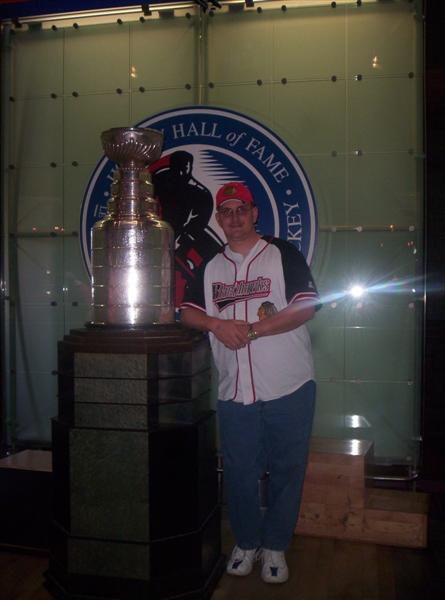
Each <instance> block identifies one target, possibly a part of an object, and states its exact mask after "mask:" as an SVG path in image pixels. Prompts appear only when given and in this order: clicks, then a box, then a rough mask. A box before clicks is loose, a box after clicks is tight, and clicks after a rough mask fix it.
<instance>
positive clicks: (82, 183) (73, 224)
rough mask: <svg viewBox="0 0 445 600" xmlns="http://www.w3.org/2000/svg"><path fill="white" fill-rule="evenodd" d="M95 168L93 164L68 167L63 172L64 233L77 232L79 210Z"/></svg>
mask: <svg viewBox="0 0 445 600" xmlns="http://www.w3.org/2000/svg"><path fill="white" fill-rule="evenodd" d="M98 158H99V157H98ZM95 166H96V165H95V164H94V163H92V164H88V165H78V166H73V165H68V166H66V167H65V168H64V170H63V226H64V228H65V231H66V232H73V231H76V232H79V227H80V225H79V221H80V208H81V206H82V200H83V197H84V194H85V191H86V188H87V185H88V182H89V180H90V177H91V174H92V172H93V170H94V167H95Z"/></svg>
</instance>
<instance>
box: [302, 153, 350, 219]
mask: <svg viewBox="0 0 445 600" xmlns="http://www.w3.org/2000/svg"><path fill="white" fill-rule="evenodd" d="M301 164H302V166H303V169H304V170H305V172H306V174H307V176H308V178H309V181H310V182H311V187H312V190H313V192H314V196H315V203H316V206H317V213H318V224H319V226H320V227H327V226H330V227H332V226H335V225H344V224H345V223H346V202H347V199H346V189H347V179H346V175H347V173H346V157H345V156H303V157H302V158H301Z"/></svg>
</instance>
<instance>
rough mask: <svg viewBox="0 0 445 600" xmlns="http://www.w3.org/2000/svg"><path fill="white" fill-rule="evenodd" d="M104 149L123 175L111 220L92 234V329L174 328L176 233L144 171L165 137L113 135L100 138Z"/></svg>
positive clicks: (115, 188)
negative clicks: (162, 214)
mask: <svg viewBox="0 0 445 600" xmlns="http://www.w3.org/2000/svg"><path fill="white" fill-rule="evenodd" d="M102 145H103V148H104V151H105V154H106V155H107V156H108V157H109V158H110V159H111V160H113V161H114V162H116V163H117V164H118V165H119V172H118V176H117V178H116V179H115V181H114V183H113V185H112V195H111V200H110V202H109V203H108V214H107V215H106V217H105V218H104V219H102V220H101V221H98V222H97V223H96V224H95V225H94V227H93V230H92V245H91V246H92V248H91V253H92V271H93V282H92V283H93V285H92V297H93V298H92V299H93V320H92V323H93V324H96V325H120V326H124V327H141V326H146V325H151V324H153V323H172V322H173V321H174V320H175V307H174V235H173V229H172V228H171V227H170V225H169V224H168V223H165V222H164V221H161V220H160V218H159V206H158V201H157V200H155V199H154V198H153V186H152V184H151V181H150V175H149V173H148V171H147V170H146V168H147V166H148V165H149V164H150V163H153V162H155V161H156V160H158V158H159V157H160V156H161V149H162V134H161V133H160V132H159V131H155V130H153V129H138V128H128V129H121V128H117V129H110V130H108V131H105V132H104V133H102Z"/></svg>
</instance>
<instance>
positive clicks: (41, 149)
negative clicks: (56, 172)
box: [12, 98, 63, 167]
mask: <svg viewBox="0 0 445 600" xmlns="http://www.w3.org/2000/svg"><path fill="white" fill-rule="evenodd" d="M12 114H13V122H12V129H13V131H12V156H13V162H14V164H15V165H20V166H22V167H32V166H41V165H44V166H49V165H50V164H51V163H56V164H60V163H61V162H62V156H63V155H62V148H63V146H62V139H63V135H62V128H63V118H62V114H63V113H62V100H61V98H56V99H53V98H33V99H32V100H19V101H17V102H14V104H13V109H12Z"/></svg>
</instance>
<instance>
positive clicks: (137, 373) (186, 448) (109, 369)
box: [46, 324, 223, 600]
mask: <svg viewBox="0 0 445 600" xmlns="http://www.w3.org/2000/svg"><path fill="white" fill-rule="evenodd" d="M209 382H210V362H209V350H208V344H207V340H206V339H205V338H204V337H203V336H201V335H199V334H196V332H194V333H192V332H190V331H187V330H185V329H183V328H182V327H181V326H179V325H176V324H174V325H171V326H159V327H153V328H151V329H147V330H143V331H131V330H127V331H119V330H111V331H110V330H107V329H93V328H92V329H90V330H88V329H85V330H78V331H73V332H71V334H70V335H69V336H66V337H65V339H64V341H63V342H61V343H60V346H59V418H58V419H56V420H54V422H53V474H54V475H53V477H54V495H55V504H54V520H53V524H52V527H51V539H50V567H49V570H48V572H47V574H46V581H47V587H48V589H49V590H50V592H51V593H52V594H53V595H54V596H55V597H56V598H67V599H68V598H69V599H79V600H80V599H84V598H91V599H93V598H95V599H119V600H122V599H128V600H139V599H142V598H144V599H146V598H154V599H157V598H159V599H160V598H173V597H180V598H206V597H210V595H211V592H212V590H213V588H214V587H215V585H216V583H217V581H218V579H219V577H220V575H221V572H222V568H223V564H222V563H223V561H222V556H221V551H220V544H221V541H220V507H219V505H218V500H217V471H216V449H215V415H214V412H213V411H210V410H208V409H206V406H208V400H209V387H210V386H209Z"/></svg>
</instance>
